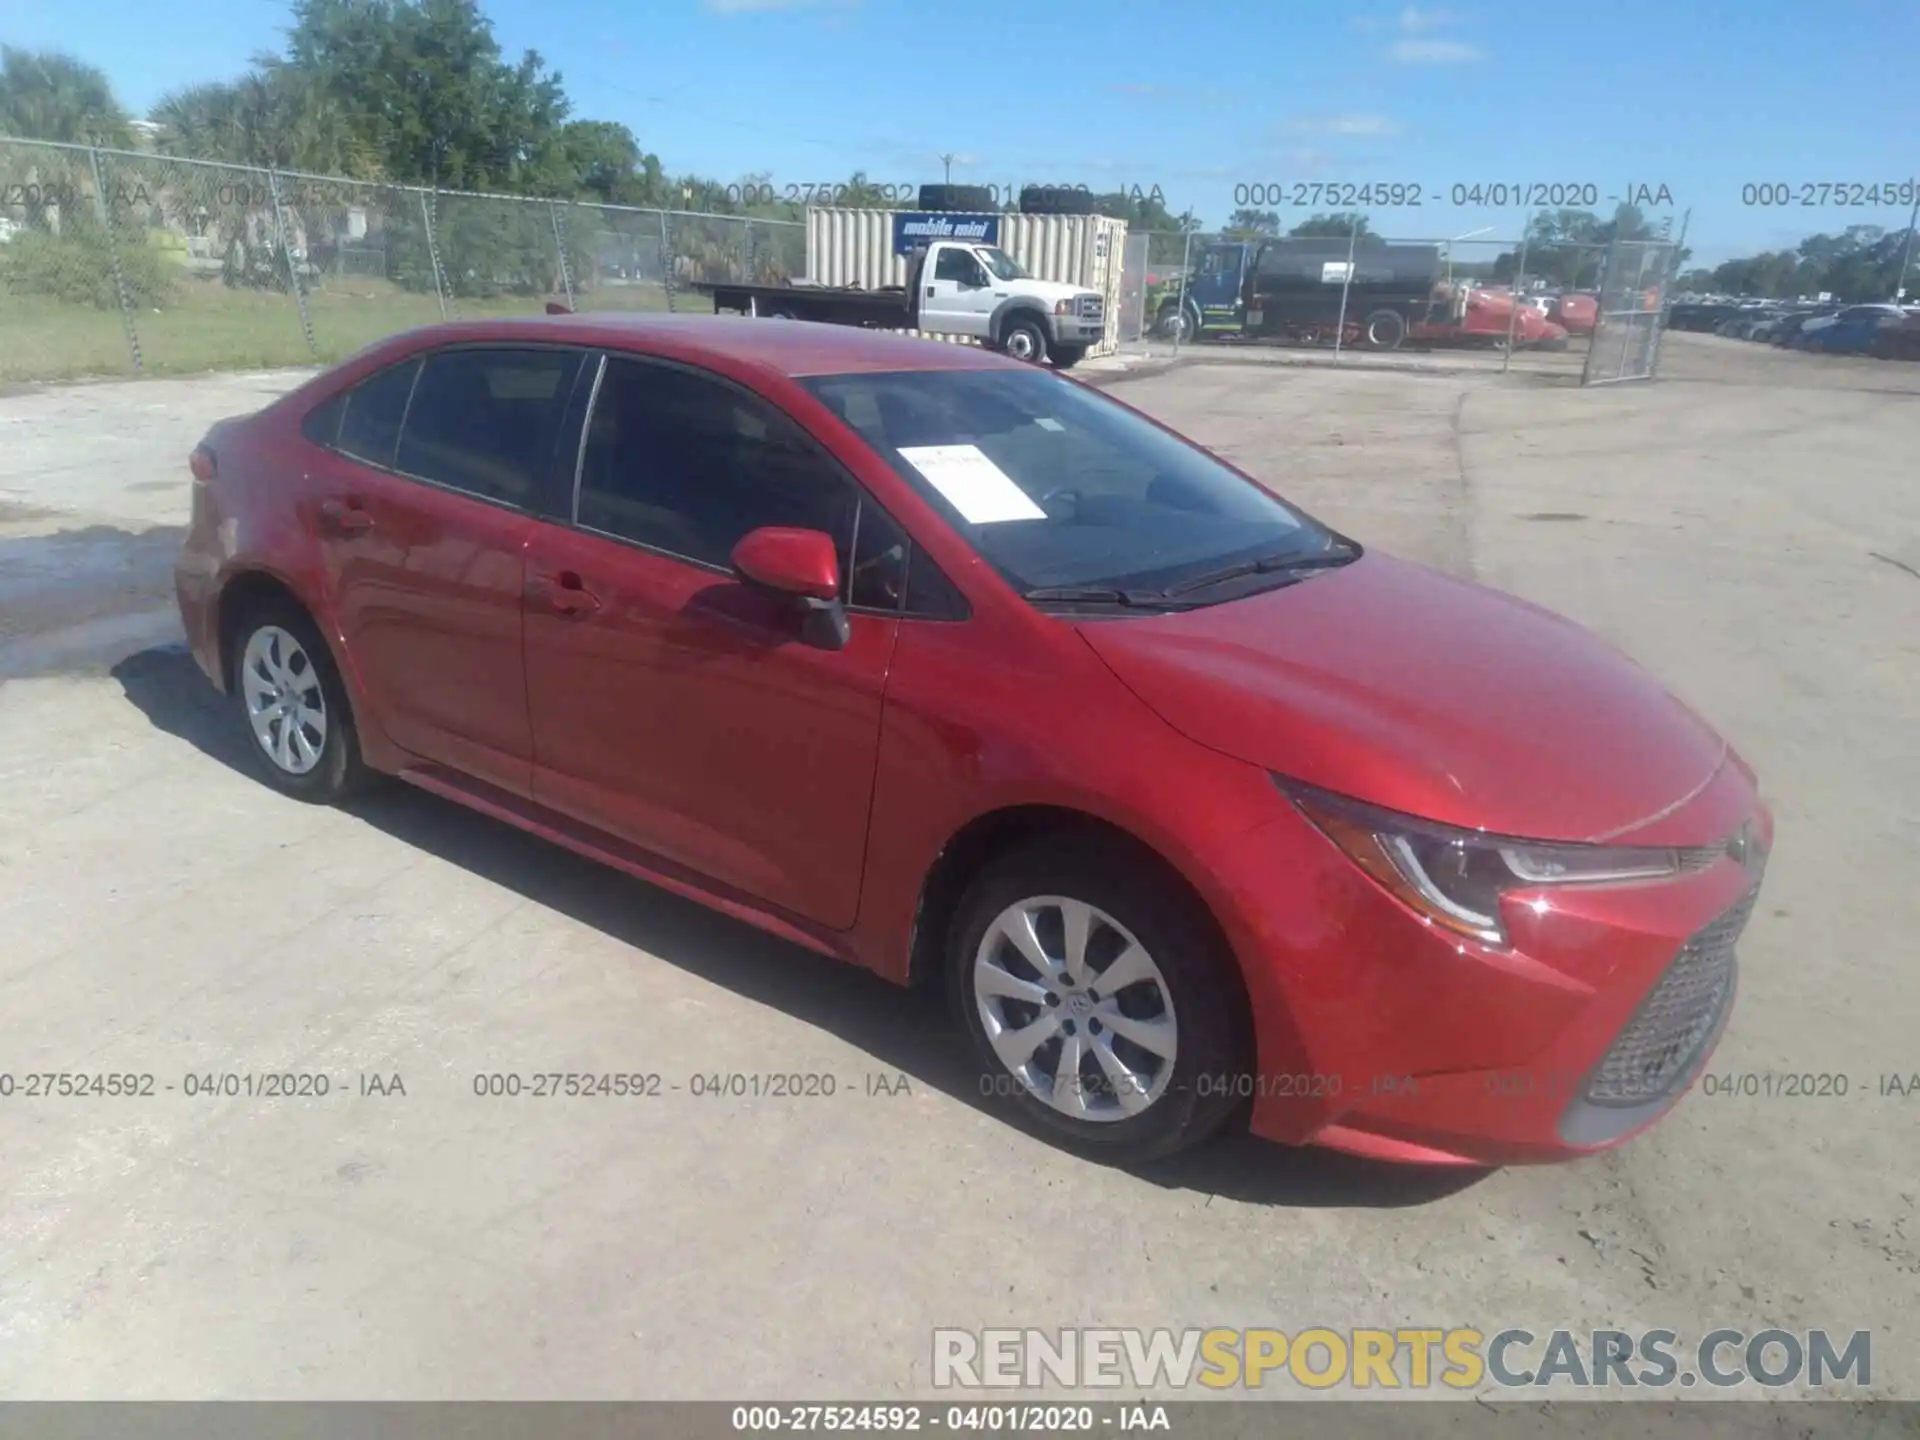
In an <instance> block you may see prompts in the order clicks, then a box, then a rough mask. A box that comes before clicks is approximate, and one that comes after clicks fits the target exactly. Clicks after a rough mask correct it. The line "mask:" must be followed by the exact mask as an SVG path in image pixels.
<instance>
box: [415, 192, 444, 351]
mask: <svg viewBox="0 0 1920 1440" xmlns="http://www.w3.org/2000/svg"><path fill="white" fill-rule="evenodd" d="M420 223H421V224H422V225H424V226H425V227H426V235H427V261H428V263H429V264H431V265H432V266H433V298H434V299H436V300H438V301H439V302H440V318H441V319H442V320H445V319H446V318H447V292H446V289H445V287H444V286H442V285H441V283H440V247H439V246H437V245H435V244H434V243H433V211H432V209H430V208H429V207H428V205H427V192H426V191H425V190H422V191H421V192H420Z"/></svg>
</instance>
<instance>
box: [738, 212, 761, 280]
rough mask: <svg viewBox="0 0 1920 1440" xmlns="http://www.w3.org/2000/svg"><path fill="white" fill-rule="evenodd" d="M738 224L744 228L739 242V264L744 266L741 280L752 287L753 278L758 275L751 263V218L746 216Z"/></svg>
mask: <svg viewBox="0 0 1920 1440" xmlns="http://www.w3.org/2000/svg"><path fill="white" fill-rule="evenodd" d="M740 223H741V224H742V225H744V226H745V227H746V235H745V237H744V238H743V239H742V240H741V241H740V263H741V264H743V265H744V266H746V274H745V275H743V276H741V279H742V281H744V282H745V283H746V284H748V285H752V284H754V283H755V280H754V277H755V275H756V274H757V273H758V271H757V270H756V269H755V268H754V263H753V217H752V216H748V217H747V218H746V219H744V220H742V221H741V222H740Z"/></svg>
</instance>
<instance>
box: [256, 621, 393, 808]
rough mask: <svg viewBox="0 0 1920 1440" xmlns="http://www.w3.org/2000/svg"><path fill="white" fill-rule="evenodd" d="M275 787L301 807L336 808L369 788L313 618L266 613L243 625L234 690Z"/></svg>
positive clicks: (259, 760) (343, 697)
mask: <svg viewBox="0 0 1920 1440" xmlns="http://www.w3.org/2000/svg"><path fill="white" fill-rule="evenodd" d="M228 688H229V690H230V691H231V692H232V695H233V698H234V703H235V705H236V706H237V708H238V709H239V711H240V715H241V718H242V720H243V721H244V722H245V724H246V729H247V735H248V737H249V741H250V748H251V751H252V754H253V756H254V760H255V762H256V765H257V768H258V769H259V771H260V773H261V774H262V775H263V776H264V778H265V779H266V781H267V783H268V784H270V785H272V786H273V787H274V789H276V790H279V791H280V792H281V793H283V794H286V795H291V796H293V797H294V798H295V799H297V800H307V801H311V802H314V803H316V804H331V803H333V802H335V801H338V800H342V799H345V798H346V797H347V796H348V795H350V794H352V793H353V792H354V791H355V790H358V789H359V788H360V787H361V786H362V785H364V784H365V782H366V779H367V770H366V767H365V765H364V764H362V762H361V759H360V738H359V735H358V734H357V733H356V731H355V730H354V724H353V710H352V708H351V706H350V704H349V702H348V700H347V693H346V687H345V686H344V685H342V684H341V682H340V673H339V671H337V670H336V669H335V668H334V664H333V656H332V654H331V652H329V651H328V649H327V646H326V642H325V641H324V640H322V639H321V637H320V632H319V630H318V629H317V628H315V626H314V623H313V621H312V620H311V619H309V618H308V616H307V615H306V613H305V612H304V611H302V610H300V609H299V608H298V607H297V606H295V605H292V604H288V603H285V602H274V603H271V604H267V605H263V606H261V607H260V608H259V609H257V610H254V611H252V612H251V613H250V614H248V615H247V616H246V617H245V618H243V619H242V620H241V622H240V625H239V628H238V630H237V632H236V634H235V637H234V661H233V683H232V684H231V685H230V686H229V687H228Z"/></svg>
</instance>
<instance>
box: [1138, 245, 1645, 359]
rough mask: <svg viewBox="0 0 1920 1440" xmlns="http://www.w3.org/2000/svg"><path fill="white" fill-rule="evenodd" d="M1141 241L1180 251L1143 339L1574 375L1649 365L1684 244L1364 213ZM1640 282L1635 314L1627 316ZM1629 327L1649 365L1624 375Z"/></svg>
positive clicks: (1154, 250) (1170, 262) (1150, 269)
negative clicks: (1340, 222)
mask: <svg viewBox="0 0 1920 1440" xmlns="http://www.w3.org/2000/svg"><path fill="white" fill-rule="evenodd" d="M1133 241H1139V242H1142V243H1144V244H1145V245H1146V247H1147V249H1148V254H1149V255H1151V256H1156V257H1160V256H1165V257H1170V258H1169V259H1167V260H1163V261H1160V262H1159V263H1154V264H1150V265H1148V266H1147V276H1148V278H1147V284H1146V294H1145V297H1144V303H1143V319H1142V325H1141V337H1140V340H1139V341H1138V343H1137V344H1135V345H1134V346H1133V347H1132V348H1134V349H1136V350H1149V351H1151V350H1155V349H1158V350H1163V351H1164V350H1168V349H1171V350H1172V351H1174V352H1178V351H1179V350H1181V349H1182V348H1184V347H1188V346H1194V345H1207V346H1216V347H1225V346H1242V347H1250V346H1258V347H1262V348H1286V349H1293V350H1307V351H1317V352H1322V353H1324V354H1325V356H1326V357H1327V358H1328V359H1329V360H1335V361H1337V360H1340V359H1343V358H1346V357H1349V356H1354V357H1359V356H1364V355H1368V354H1374V355H1379V354H1383V353H1384V352H1395V353H1396V354H1398V355H1400V356H1403V357H1411V356H1416V355H1418V356H1431V357H1434V359H1433V360H1431V361H1423V362H1419V363H1443V362H1444V363H1448V364H1452V365H1457V366H1466V367H1468V368H1480V367H1485V368H1492V369H1498V370H1500V371H1503V372H1504V371H1511V370H1522V371H1525V372H1527V373H1530V374H1538V375H1544V376H1550V377H1555V378H1559V379H1562V380H1564V381H1566V382H1567V383H1574V382H1576V381H1588V382H1592V381H1595V380H1598V379H1601V378H1606V379H1614V378H1626V377H1629V376H1630V377H1634V378H1644V377H1645V376H1646V375H1650V374H1652V373H1653V368H1652V367H1653V365H1654V363H1655V362H1656V361H1657V339H1658V319H1659V315H1660V310H1661V306H1662V304H1663V303H1664V288H1665V285H1666V283H1667V281H1668V280H1670V278H1671V272H1672V267H1673V257H1674V256H1675V255H1676V254H1677V253H1678V252H1677V247H1676V246H1675V245H1673V244H1671V243H1669V242H1667V241H1646V242H1632V243H1629V244H1622V245H1616V246H1613V247H1608V246H1606V245H1600V244H1587V243H1578V242H1571V241H1555V242H1552V243H1541V242H1538V241H1533V240H1529V239H1527V238H1526V237H1515V238H1509V239H1491V238H1479V237H1477V236H1457V237H1452V238H1437V239H1436V238H1398V237H1387V236H1380V235H1375V234H1372V233H1371V232H1370V231H1369V230H1368V229H1367V228H1366V227H1365V226H1364V225H1362V226H1361V227H1359V228H1357V229H1354V230H1351V231H1346V232H1343V233H1340V234H1334V235H1323V236H1289V237H1279V236H1272V235H1258V234H1249V233H1247V232H1233V231H1228V232H1220V233H1203V232H1193V233H1190V234H1180V235H1172V234H1160V233H1156V234H1151V235H1148V234H1141V235H1137V236H1132V237H1130V243H1132V242H1133ZM1661 257H1664V259H1662V258H1661ZM1603 289H1604V293H1603ZM1628 290H1632V293H1633V295H1634V298H1633V300H1632V305H1633V306H1634V307H1636V308H1635V309H1634V310H1633V315H1634V317H1635V318H1633V319H1631V320H1628V319H1626V318H1624V317H1623V315H1622V314H1621V313H1620V312H1622V311H1623V310H1624V309H1625V308H1626V305H1627V302H1626V300H1625V299H1624V298H1623V297H1624V295H1625V293H1626V292H1627V291H1628ZM1649 291H1650V292H1651V293H1652V295H1653V298H1652V299H1651V300H1649V299H1648V298H1647V294H1648V292H1649ZM1637 307H1649V308H1637ZM1629 331H1630V332H1631V335H1632V337H1633V339H1632V345H1633V347H1634V349H1633V353H1634V354H1635V355H1636V356H1638V357H1639V361H1638V362H1636V363H1630V364H1629V365H1628V366H1627V367H1626V369H1625V370H1624V371H1623V370H1622V369H1621V367H1620V361H1621V358H1622V350H1621V348H1620V347H1621V346H1623V345H1626V344H1627V343H1628V341H1627V333H1628V332H1629ZM1596 335H1598V336H1599V337H1601V338H1600V340H1599V341H1596V339H1595V337H1596ZM1122 343H1123V345H1125V344H1126V343H1127V342H1126V341H1125V340H1124V339H1123V342H1122ZM1596 345H1597V346H1598V347H1599V351H1600V356H1601V358H1600V359H1599V360H1597V361H1596V360H1594V359H1593V358H1592V353H1593V352H1594V351H1595V349H1596Z"/></svg>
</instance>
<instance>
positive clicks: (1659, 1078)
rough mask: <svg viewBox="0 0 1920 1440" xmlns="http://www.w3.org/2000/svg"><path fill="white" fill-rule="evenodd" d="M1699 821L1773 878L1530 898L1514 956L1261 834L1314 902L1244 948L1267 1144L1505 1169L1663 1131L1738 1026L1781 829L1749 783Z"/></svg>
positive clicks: (1751, 876) (1263, 927) (1714, 870)
mask: <svg viewBox="0 0 1920 1440" xmlns="http://www.w3.org/2000/svg"><path fill="white" fill-rule="evenodd" d="M1702 803H1703V804H1704V805H1706V806H1708V807H1710V808H1711V809H1712V811H1713V815H1712V818H1711V821H1710V822H1709V823H1711V824H1713V825H1714V826H1715V827H1716V830H1715V831H1710V832H1709V833H1717V830H1718V827H1720V826H1723V825H1724V826H1725V829H1726V833H1729V834H1730V833H1732V831H1733V830H1737V829H1738V828H1739V820H1740V819H1744V818H1746V817H1748V816H1751V817H1753V819H1754V821H1755V833H1756V836H1757V837H1758V842H1759V843H1758V846H1757V849H1756V853H1757V855H1758V856H1760V857H1762V858H1761V859H1758V860H1755V861H1753V862H1750V863H1745V864H1743V863H1742V862H1741V861H1740V860H1738V859H1735V858H1732V857H1729V858H1726V859H1722V860H1719V861H1716V862H1715V863H1714V864H1712V865H1711V866H1709V867H1708V868H1706V869H1703V870H1700V871H1698V872H1695V873H1692V874H1688V875H1685V876H1681V877H1677V878H1674V879H1671V880H1666V881H1660V882H1655V883H1643V884H1638V885H1620V886H1610V887H1609V886H1588V887H1578V886H1568V887H1559V888H1549V889H1545V890H1541V891H1535V892H1530V893H1526V894H1516V895H1514V896H1513V897H1511V898H1510V900H1509V905H1508V910H1507V914H1506V917H1505V918H1506V920H1507V929H1508V934H1509V938H1510V941H1511V944H1510V946H1509V947H1507V948H1495V947H1491V946H1482V945H1479V944H1477V943H1475V942H1473V941H1470V940H1463V939H1461V938H1460V937H1458V936H1454V935H1451V934H1448V933H1445V932H1442V931H1439V930H1437V929H1435V928H1434V927H1432V926H1431V925H1429V924H1427V923H1426V922H1425V921H1424V920H1422V919H1421V918H1420V917H1418V916H1417V915H1415V914H1414V913H1413V912H1412V911H1410V910H1408V909H1407V908H1406V907H1405V906H1403V905H1402V904H1401V903H1400V902H1399V901H1398V900H1396V899H1394V898H1393V897H1391V896H1389V895H1388V894H1387V893H1386V892H1385V891H1384V890H1382V889H1380V888H1379V887H1378V886H1377V885H1375V884H1374V882H1373V881H1371V880H1370V879H1368V878H1366V877H1365V876H1364V875H1363V874H1362V873H1361V872H1360V871H1359V870H1358V868H1357V867H1356V866H1354V865H1353V864H1352V862H1351V861H1349V860H1348V859H1347V858H1346V857H1345V856H1344V855H1342V854H1340V853H1339V852H1338V851H1337V850H1335V848H1334V847H1333V846H1332V845H1331V843H1330V842H1327V841H1325V840H1324V838H1323V837H1320V836H1318V834H1317V832H1313V833H1312V837H1311V838H1312V839H1313V840H1314V841H1317V842H1318V848H1317V849H1316V848H1315V847H1314V846H1313V845H1311V844H1308V843H1306V841H1305V839H1304V837H1303V836H1302V835H1301V834H1299V833H1298V832H1297V831H1296V830H1295V828H1294V825H1293V821H1292V818H1291V817H1289V820H1288V821H1286V822H1276V823H1275V824H1274V825H1271V826H1268V827H1265V828H1264V829H1263V830H1262V831H1260V832H1256V835H1255V836H1253V837H1250V838H1251V839H1252V840H1253V842H1254V843H1253V844H1252V845H1249V846H1248V847H1246V848H1247V851H1248V853H1249V855H1250V860H1249V862H1248V863H1250V864H1253V865H1259V866H1261V867H1263V868H1265V867H1270V866H1272V865H1273V864H1274V863H1276V862H1277V861H1280V860H1281V858H1282V857H1281V855H1280V854H1277V853H1275V852H1276V851H1284V852H1285V854H1284V863H1286V864H1289V865H1292V866H1294V867H1295V871H1294V873H1295V874H1296V875H1298V877H1299V879H1298V880H1297V882H1295V885H1296V886H1297V890H1298V899H1297V900H1294V901H1293V902H1292V903H1285V902H1284V901H1283V903H1282V904H1280V905H1275V904H1273V903H1272V896H1271V894H1269V896H1268V897H1267V898H1268V903H1267V904H1265V905H1263V906H1262V909H1261V913H1260V915H1259V916H1258V917H1257V918H1256V919H1255V920H1254V921H1253V923H1252V929H1253V932H1254V933H1252V934H1242V935H1239V936H1236V938H1235V944H1236V949H1237V950H1238V952H1239V953H1240V954H1241V955H1242V956H1254V957H1257V958H1256V959H1255V960H1254V963H1251V964H1244V965H1243V967H1242V970H1243V974H1244V975H1245V977H1246V981H1247V987H1248V991H1249V996H1250V998H1251V1000H1252V1002H1253V1011H1254V1016H1255V1038H1256V1043H1257V1047H1258V1053H1259V1062H1258V1073H1257V1075H1256V1076H1255V1077H1254V1078H1253V1080H1252V1082H1251V1085H1250V1087H1249V1088H1250V1092H1251V1099H1252V1112H1251V1117H1250V1124H1251V1128H1252V1130H1253V1132H1254V1133H1255V1134H1256V1135H1260V1136H1262V1137H1264V1138H1267V1139H1272V1140H1277V1141H1282V1142H1286V1143H1292V1144H1314V1145H1324V1146H1328V1147H1331V1148H1334V1149H1338V1150H1344V1151H1348V1152H1351V1153H1355V1154H1360V1155H1366V1156H1371V1157H1374V1158H1377V1159H1384V1160H1395V1161H1403V1162H1411V1163H1420V1164H1438V1165H1505V1164H1519V1163H1528V1162H1537V1161H1550V1160H1563V1159H1568V1158H1571V1157H1574V1156H1578V1155H1584V1154H1590V1153H1593V1152H1596V1151H1600V1150H1606V1149H1610V1148H1612V1147H1614V1146H1617V1145H1619V1144H1622V1143H1623V1142H1625V1141H1626V1140H1628V1139H1630V1138H1631V1137H1632V1136H1634V1135H1636V1134H1638V1133H1639V1132H1641V1131H1642V1130H1644V1129H1646V1128H1647V1127H1648V1126H1650V1125H1652V1124H1653V1123H1654V1122H1656V1121H1657V1120H1659V1119H1660V1117H1661V1116H1663V1115H1665V1114H1666V1113H1667V1112H1668V1111H1669V1110H1671V1109H1672V1108H1673V1107H1674V1105H1675V1104H1677V1103H1678V1102H1679V1100H1680V1099H1681V1098H1682V1097H1683V1096H1684V1095H1685V1094H1686V1092H1687V1090H1688V1089H1689V1088H1690V1087H1691V1085H1692V1084H1693V1082H1694V1081H1695V1080H1696V1078H1697V1077H1698V1075H1699V1074H1700V1072H1701V1070H1702V1069H1704V1068H1705V1066H1706V1064H1707V1062H1708V1060H1709V1059H1710V1057H1711V1056H1712V1053H1713V1050H1714V1047H1715V1046H1716V1045H1717V1044H1718V1042H1719V1040H1720V1037H1721V1035H1722V1034H1723V1033H1724V1032H1725V1029H1726V1026H1727V1023H1728V1020H1729V1018H1730V1016H1731V1015H1732V1011H1733V1006H1734V1002H1735V995H1736V992H1737V968H1736V961H1735V959H1734V947H1735V943H1736V942H1737V941H1738V939H1739V938H1740V934H1741V932H1742V930H1743V929H1744V927H1745V925H1746V922H1747V918H1748V916H1749V915H1750V914H1751V913H1752V911H1753V909H1754V907H1755V904H1756V901H1757V897H1758V893H1759V887H1760V883H1761V870H1760V866H1761V865H1762V864H1763V857H1764V854H1765V852H1766V850H1767V849H1768V848H1769V847H1770V846H1771V842H1772V820H1771V816H1770V815H1769V814H1768V812H1767V811H1766V808H1765V807H1764V805H1762V804H1760V802H1759V801H1758V799H1757V797H1755V796H1754V795H1753V793H1752V791H1751V789H1750V787H1749V786H1748V784H1747V781H1746V780H1745V777H1743V776H1741V775H1740V774H1739V772H1738V771H1737V770H1736V769H1735V768H1734V767H1732V766H1728V767H1725V769H1724V771H1723V774H1722V776H1721V777H1720V780H1719V782H1718V783H1717V784H1716V785H1715V786H1714V787H1713V790H1712V792H1711V793H1710V794H1708V795H1705V796H1703V797H1702ZM1730 817H1733V818H1731V819H1730ZM1299 824H1300V825H1301V826H1305V822H1304V821H1300V822H1299ZM1654 843H1658V842H1654ZM1244 873H1245V872H1243V874H1244ZM1275 873H1276V872H1275V871H1274V870H1272V869H1270V868H1267V869H1266V875H1267V882H1266V889H1267V890H1268V891H1269V892H1271V891H1272V889H1273V888H1274V887H1273V884H1272V876H1273V875H1274V874H1275ZM1249 878H1250V877H1249ZM1296 907H1298V908H1296ZM1243 913H1244V912H1243Z"/></svg>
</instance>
